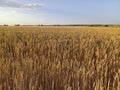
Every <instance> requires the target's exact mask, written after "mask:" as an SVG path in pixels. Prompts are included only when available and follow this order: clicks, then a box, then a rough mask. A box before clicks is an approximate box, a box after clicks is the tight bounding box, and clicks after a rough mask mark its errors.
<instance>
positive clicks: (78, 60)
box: [0, 26, 120, 90]
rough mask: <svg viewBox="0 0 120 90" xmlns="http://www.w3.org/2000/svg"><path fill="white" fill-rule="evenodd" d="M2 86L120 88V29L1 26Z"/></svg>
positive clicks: (20, 89)
mask: <svg viewBox="0 0 120 90" xmlns="http://www.w3.org/2000/svg"><path fill="white" fill-rule="evenodd" d="M0 90H120V28H115V27H72V26H71V27H64V26H61V27H57V26H56V27H53V26H42V27H38V26H19V27H17V26H16V27H15V26H8V27H3V26H1V27H0Z"/></svg>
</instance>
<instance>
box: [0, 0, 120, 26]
mask: <svg viewBox="0 0 120 90" xmlns="http://www.w3.org/2000/svg"><path fill="white" fill-rule="evenodd" d="M0 24H9V25H14V24H21V25H36V24H37V25H38V24H120V0H0Z"/></svg>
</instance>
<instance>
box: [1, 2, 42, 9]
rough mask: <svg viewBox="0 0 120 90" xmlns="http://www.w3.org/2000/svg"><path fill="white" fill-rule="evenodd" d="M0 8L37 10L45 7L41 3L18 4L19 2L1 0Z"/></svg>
mask: <svg viewBox="0 0 120 90" xmlns="http://www.w3.org/2000/svg"><path fill="white" fill-rule="evenodd" d="M0 7H8V8H26V9H35V8H41V7H43V4H40V3H28V4H22V3H18V2H17V0H0Z"/></svg>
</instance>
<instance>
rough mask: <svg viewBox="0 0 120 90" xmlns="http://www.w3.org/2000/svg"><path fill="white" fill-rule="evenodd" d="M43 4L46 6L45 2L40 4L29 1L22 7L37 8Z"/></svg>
mask: <svg viewBox="0 0 120 90" xmlns="http://www.w3.org/2000/svg"><path fill="white" fill-rule="evenodd" d="M43 6H44V5H43V4H39V3H29V4H25V5H23V6H22V8H28V9H35V8H41V7H43Z"/></svg>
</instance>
